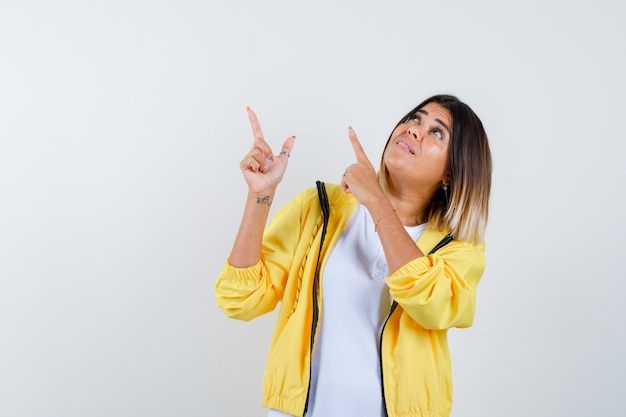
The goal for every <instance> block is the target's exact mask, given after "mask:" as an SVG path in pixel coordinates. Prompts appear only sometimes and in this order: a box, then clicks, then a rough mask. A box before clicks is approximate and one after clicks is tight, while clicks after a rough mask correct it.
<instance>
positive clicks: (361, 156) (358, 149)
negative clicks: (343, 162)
mask: <svg viewBox="0 0 626 417" xmlns="http://www.w3.org/2000/svg"><path fill="white" fill-rule="evenodd" d="M348 138H350V143H351V144H352V149H354V154H355V155H356V160H357V161H358V162H361V161H365V162H369V161H370V160H369V159H368V158H367V155H366V154H365V151H364V150H363V147H362V146H361V142H359V138H358V137H357V136H356V133H354V130H353V129H352V126H350V127H349V128H348Z"/></svg>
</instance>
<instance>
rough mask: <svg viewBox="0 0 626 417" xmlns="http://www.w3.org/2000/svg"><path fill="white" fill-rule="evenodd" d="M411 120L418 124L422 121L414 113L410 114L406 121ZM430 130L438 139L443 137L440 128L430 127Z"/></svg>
mask: <svg viewBox="0 0 626 417" xmlns="http://www.w3.org/2000/svg"><path fill="white" fill-rule="evenodd" d="M411 120H413V121H415V123H417V124H420V123H421V122H422V118H421V117H420V116H419V115H417V114H414V115H413V116H411V117H410V118H409V120H408V121H411ZM430 132H431V133H434V134H435V136H437V138H438V139H443V131H442V130H441V129H439V128H434V129H431V130H430Z"/></svg>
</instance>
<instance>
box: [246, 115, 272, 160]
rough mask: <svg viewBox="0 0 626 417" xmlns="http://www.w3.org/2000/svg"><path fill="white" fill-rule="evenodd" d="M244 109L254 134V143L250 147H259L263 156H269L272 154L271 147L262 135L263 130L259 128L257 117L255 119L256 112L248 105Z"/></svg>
mask: <svg viewBox="0 0 626 417" xmlns="http://www.w3.org/2000/svg"><path fill="white" fill-rule="evenodd" d="M246 111H247V112H248V120H250V126H251V127H252V134H253V135H254V145H253V146H252V147H253V148H254V147H256V148H259V149H260V150H261V152H263V154H264V155H265V157H266V158H269V157H270V156H271V155H272V149H271V148H270V145H268V144H267V142H266V141H265V138H264V137H263V131H262V130H261V124H260V123H259V119H257V117H256V113H254V111H253V110H252V109H251V108H250V107H246Z"/></svg>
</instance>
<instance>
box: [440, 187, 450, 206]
mask: <svg viewBox="0 0 626 417" xmlns="http://www.w3.org/2000/svg"><path fill="white" fill-rule="evenodd" d="M441 188H442V189H443V196H444V197H445V199H446V207H448V206H449V205H450V199H449V198H448V183H445V182H444V183H443V184H441Z"/></svg>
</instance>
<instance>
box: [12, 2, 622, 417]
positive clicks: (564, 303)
mask: <svg viewBox="0 0 626 417" xmlns="http://www.w3.org/2000/svg"><path fill="white" fill-rule="evenodd" d="M625 14H626V10H625V6H624V3H623V2H620V1H617V0H614V1H609V0H596V1H593V2H588V1H580V0H574V1H566V0H563V1H557V0H541V1H532V0H531V1H523V2H505V1H497V0H493V1H486V0H484V1H481V0H478V1H461V0H457V1H429V2H426V1H420V0H412V1H409V0H404V1H394V0H386V1H368V0H361V1H356V0H350V1H341V0H335V1H326V0H322V1H315V2H299V1H286V0H285V1H277V0H266V1H253V0H229V1H216V0H205V1H200V0H176V1H174V0H171V1H163V0H156V1H155V0H152V1H148V0H124V1H120V0H108V1H101V0H92V1H70V0H56V1H28V0H20V1H18V0H1V2H0V417H85V416H90V417H91V416H93V417H104V416H107V417H108V416H116V417H117V416H119V417H136V416H150V417H174V416H185V417H201V416H202V417H205V416H227V417H229V416H233V417H239V416H246V417H262V416H265V415H266V413H267V412H266V410H264V409H263V408H262V407H261V405H260V400H261V383H262V373H263V367H264V361H265V354H266V352H267V348H268V343H269V339H270V333H271V329H272V327H273V321H274V318H275V316H274V315H273V314H269V315H267V316H264V317H261V318H259V319H256V320H254V321H252V322H249V323H243V322H238V321H234V320H230V319H227V318H226V317H225V316H224V315H223V314H222V312H221V311H220V310H219V309H218V308H217V306H216V304H215V300H214V294H213V285H214V282H215V279H216V277H217V274H218V272H219V270H220V269H221V267H222V266H223V264H224V261H225V259H226V256H227V255H228V252H229V250H230V246H231V244H232V242H233V239H234V236H235V232H236V229H237V227H238V223H239V220H240V216H241V211H242V207H243V201H244V198H245V194H246V187H245V183H244V181H243V179H242V176H241V174H240V171H239V168H238V164H239V161H240V160H241V158H242V157H243V155H245V153H246V152H247V151H248V149H249V148H250V146H251V144H252V135H251V131H250V127H249V125H248V122H247V118H246V113H245V108H246V106H251V107H253V108H254V109H255V110H256V112H257V114H258V116H259V119H260V121H261V124H262V126H263V129H264V131H265V135H266V137H267V140H268V141H269V143H270V144H271V145H272V146H273V147H274V149H275V150H276V151H278V150H279V149H280V145H281V144H282V142H283V140H284V139H285V138H287V137H288V136H290V135H292V134H295V135H296V136H297V140H296V144H295V147H294V149H293V153H292V157H291V159H290V162H289V167H288V171H287V174H286V175H285V178H284V181H283V183H282V184H281V186H280V188H279V191H278V195H277V197H276V201H275V203H274V205H273V207H272V210H275V209H276V208H277V207H279V206H280V205H282V204H284V203H285V202H287V201H288V200H289V199H291V198H292V197H294V196H295V195H296V194H297V193H298V192H299V191H301V190H302V189H303V188H305V187H309V186H313V185H314V182H315V180H318V179H320V180H324V181H328V182H338V181H339V180H340V176H341V173H342V172H343V169H344V168H345V167H346V166H347V165H349V164H351V163H353V162H354V155H353V153H352V149H351V147H350V144H349V142H348V138H347V127H348V126H350V125H351V126H353V127H354V129H355V131H356V132H357V134H358V135H359V137H360V139H361V141H362V143H363V146H364V148H365V151H366V152H367V153H368V155H369V156H370V158H371V159H372V161H375V164H377V163H378V160H379V157H380V153H381V151H382V148H383V145H384V143H385V141H386V139H387V136H388V135H389V133H390V131H391V129H392V128H393V126H394V125H395V123H396V122H397V121H398V119H399V118H400V117H401V116H402V115H404V113H405V112H406V111H408V110H409V109H410V108H412V107H413V106H414V105H416V104H417V103H419V102H420V101H422V99H424V98H426V97H428V96H430V95H432V94H436V93H452V94H455V95H457V96H458V97H459V98H461V99H462V100H463V101H465V102H467V103H468V104H469V105H470V106H471V107H472V108H473V109H474V110H475V111H476V113H477V114H478V115H479V116H480V118H481V119H482V121H483V123H484V125H485V127H486V130H487V132H488V134H489V138H490V144H491V150H492V155H493V160H494V173H493V190H492V201H491V216H490V224H489V230H488V233H487V245H488V248H487V260H488V266H487V269H486V271H485V274H484V277H483V280H482V281H481V284H480V286H479V289H478V301H477V313H476V319H475V323H474V326H473V327H472V328H470V329H463V330H460V329H453V330H451V331H450V344H451V350H452V355H453V364H454V371H453V372H454V381H455V402H454V407H453V413H452V415H453V416H454V417H462V416H481V417H502V416H507V417H526V416H529V415H532V416H546V417H548V416H549V417H554V416H567V417H571V416H581V417H582V416H585V417H587V416H602V417H610V416H623V415H624V402H623V393H624V389H625V388H626V384H625V383H624V380H623V376H624V373H625V372H626V364H625V359H624V352H625V351H626V340H625V336H624V335H625V332H624V329H623V322H624V318H626V309H625V307H624V304H625V303H624V292H625V291H626V284H625V278H626V273H625V271H624V266H623V265H624V258H625V256H626V255H625V254H624V247H625V245H624V244H625V243H626V242H625V238H624V234H625V232H626V230H625V229H626V227H625V222H624V218H623V216H624V213H625V212H626V204H625V203H624V191H625V190H626V167H625V165H624V162H623V161H624V155H625V153H626V135H625V134H624V113H625V111H626V105H625V99H624V98H625V94H626V82H625V81H624V77H625V76H624V74H626V52H625V51H626V47H625V45H626V25H624V15H625ZM330 417H332V416H330Z"/></svg>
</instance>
